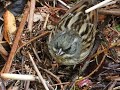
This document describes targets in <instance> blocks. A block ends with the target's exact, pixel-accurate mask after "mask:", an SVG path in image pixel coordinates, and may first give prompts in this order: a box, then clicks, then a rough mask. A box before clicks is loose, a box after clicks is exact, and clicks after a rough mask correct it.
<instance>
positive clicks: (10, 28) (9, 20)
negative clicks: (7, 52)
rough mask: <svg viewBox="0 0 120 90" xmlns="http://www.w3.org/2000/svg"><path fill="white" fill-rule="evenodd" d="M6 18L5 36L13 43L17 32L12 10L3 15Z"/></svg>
mask: <svg viewBox="0 0 120 90" xmlns="http://www.w3.org/2000/svg"><path fill="white" fill-rule="evenodd" d="M3 18H4V34H3V35H4V38H5V40H6V41H7V42H8V43H9V44H12V43H13V40H14V36H15V33H16V30H17V29H16V22H15V17H14V15H13V14H12V13H11V12H10V11H8V10H7V11H6V12H5V13H4V15H3Z"/></svg>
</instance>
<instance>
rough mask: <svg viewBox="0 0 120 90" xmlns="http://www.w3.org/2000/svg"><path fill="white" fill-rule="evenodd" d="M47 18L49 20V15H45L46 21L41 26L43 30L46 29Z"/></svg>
mask: <svg viewBox="0 0 120 90" xmlns="http://www.w3.org/2000/svg"><path fill="white" fill-rule="evenodd" d="M48 18H49V14H47V15H46V19H45V22H44V25H43V29H46V25H47V22H48Z"/></svg>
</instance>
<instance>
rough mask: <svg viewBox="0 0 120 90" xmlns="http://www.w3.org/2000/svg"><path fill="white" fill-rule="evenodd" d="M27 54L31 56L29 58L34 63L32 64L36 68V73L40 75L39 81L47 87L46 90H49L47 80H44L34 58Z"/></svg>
mask: <svg viewBox="0 0 120 90" xmlns="http://www.w3.org/2000/svg"><path fill="white" fill-rule="evenodd" d="M27 53H28V55H29V58H30V60H31V62H32V64H33V67H34V69H35V71H36V72H37V75H38V77H39V79H40V80H41V82H42V84H43V86H44V87H45V89H46V90H49V88H48V86H47V84H46V82H45V80H44V79H43V77H42V75H41V73H40V72H39V70H38V68H37V66H36V64H35V62H34V60H33V58H32V56H31V54H30V53H29V52H27Z"/></svg>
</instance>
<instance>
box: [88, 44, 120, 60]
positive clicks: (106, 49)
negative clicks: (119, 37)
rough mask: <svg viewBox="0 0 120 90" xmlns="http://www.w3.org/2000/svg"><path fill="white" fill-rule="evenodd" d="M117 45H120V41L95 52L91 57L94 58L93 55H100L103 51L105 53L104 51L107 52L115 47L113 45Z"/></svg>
mask: <svg viewBox="0 0 120 90" xmlns="http://www.w3.org/2000/svg"><path fill="white" fill-rule="evenodd" d="M115 46H120V42H117V43H113V44H112V45H111V46H109V47H108V48H105V49H103V50H101V51H99V52H97V53H95V54H94V55H93V56H91V57H90V59H91V58H93V57H96V56H98V55H99V54H101V53H103V52H107V51H108V50H109V49H110V48H113V47H115Z"/></svg>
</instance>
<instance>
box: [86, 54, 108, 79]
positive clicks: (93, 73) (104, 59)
mask: <svg viewBox="0 0 120 90" xmlns="http://www.w3.org/2000/svg"><path fill="white" fill-rule="evenodd" d="M105 57H106V55H104V56H103V58H102V60H101V62H100V64H99V65H98V66H97V68H96V69H95V70H94V71H92V72H91V73H90V74H89V75H87V76H86V77H85V78H89V77H90V76H92V75H93V74H94V73H95V72H96V71H98V69H99V68H100V66H101V65H102V63H103V62H104V60H105Z"/></svg>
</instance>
